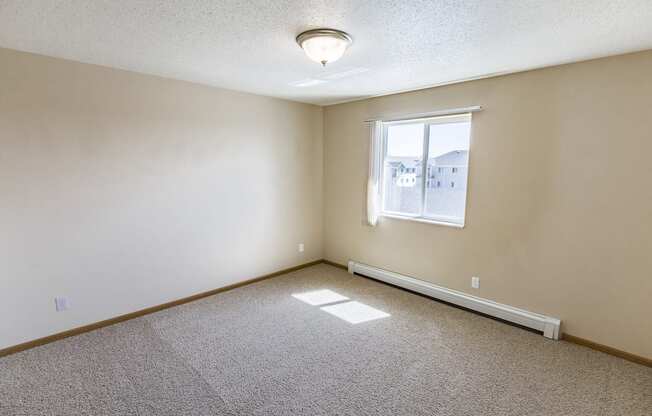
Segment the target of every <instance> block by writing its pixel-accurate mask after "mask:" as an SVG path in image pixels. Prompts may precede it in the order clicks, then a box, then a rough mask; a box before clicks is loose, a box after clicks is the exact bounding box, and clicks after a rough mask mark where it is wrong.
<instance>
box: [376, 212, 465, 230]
mask: <svg viewBox="0 0 652 416" xmlns="http://www.w3.org/2000/svg"><path fill="white" fill-rule="evenodd" d="M380 216H381V217H384V218H391V219H394V220H405V221H413V222H421V223H424V224H432V225H443V226H445V227H452V228H459V229H462V228H464V224H456V223H454V222H446V221H437V220H431V219H428V218H423V217H408V216H405V215H396V214H388V213H385V212H383V213H382V214H380Z"/></svg>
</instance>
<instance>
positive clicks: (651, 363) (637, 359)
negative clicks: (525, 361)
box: [561, 334, 652, 367]
mask: <svg viewBox="0 0 652 416" xmlns="http://www.w3.org/2000/svg"><path fill="white" fill-rule="evenodd" d="M561 339H562V340H564V341H568V342H572V343H573V344H577V345H582V346H584V347H588V348H591V349H593V350H597V351H600V352H604V353H606V354H609V355H614V356H616V357H620V358H622V359H624V360H627V361H631V362H633V363H636V364H641V365H644V366H647V367H652V360H651V359H649V358H645V357H641V356H640V355H636V354H631V353H629V352H626V351H621V350H619V349H616V348H612V347H609V346H607V345H602V344H598V343H597V342H593V341H589V340H588V339H584V338H580V337H576V336H574V335H570V334H562V338H561Z"/></svg>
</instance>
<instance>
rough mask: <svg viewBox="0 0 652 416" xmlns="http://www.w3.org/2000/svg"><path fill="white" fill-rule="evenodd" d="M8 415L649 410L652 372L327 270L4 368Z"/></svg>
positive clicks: (2, 396) (86, 338) (1, 396)
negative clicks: (322, 300) (331, 299)
mask: <svg viewBox="0 0 652 416" xmlns="http://www.w3.org/2000/svg"><path fill="white" fill-rule="evenodd" d="M320 289H329V290H331V291H334V292H336V294H339V295H341V296H344V297H347V298H349V299H350V301H355V302H358V303H356V304H348V305H346V303H347V302H349V301H347V300H340V301H339V302H338V303H335V305H344V306H340V307H334V308H333V307H330V308H329V309H328V310H329V311H330V312H326V311H325V310H322V309H321V307H320V306H315V305H310V304H308V303H306V302H304V301H302V300H300V299H298V298H296V297H293V296H292V295H293V294H294V295H298V294H302V293H305V292H311V291H315V290H320ZM308 297H309V296H308ZM308 300H310V299H308ZM368 307H372V308H374V309H372V310H369V309H368ZM374 311H375V312H374ZM378 311H380V312H383V313H384V314H389V316H385V315H380V316H384V317H378V319H374V320H370V321H366V322H361V323H357V324H352V323H349V322H347V321H346V320H344V319H342V318H347V319H350V320H362V319H365V317H369V316H371V317H373V313H376V314H379V313H380V312H378ZM370 312H371V313H372V315H369V313H370ZM338 315H339V316H338ZM0 414H1V415H31V416H33V415H446V416H448V415H582V416H584V415H603V416H604V415H627V416H636V415H640V416H643V415H645V416H649V415H652V369H651V368H647V367H643V366H640V365H637V364H633V363H630V362H627V361H624V360H621V359H619V358H615V357H612V356H609V355H605V354H602V353H600V352H596V351H592V350H590V349H587V348H584V347H580V346H576V345H572V344H568V343H565V342H561V341H551V340H548V339H546V338H544V337H542V336H540V335H537V334H534V333H531V332H528V331H525V330H522V329H519V328H515V327H512V326H509V325H506V324H503V323H500V322H496V321H493V320H491V319H488V318H484V317H482V316H478V315H475V314H472V313H469V312H466V311H463V310H459V309H456V308H453V307H451V306H447V305H445V304H441V303H438V302H436V301H432V300H429V299H426V298H423V297H420V296H417V295H413V294H411V293H407V292H405V291H401V290H399V289H396V288H392V287H390V286H386V285H384V284H381V283H378V282H375V281H372V280H369V279H365V278H362V277H358V276H351V275H349V274H347V273H346V272H345V271H343V270H340V269H337V268H334V267H331V266H327V265H319V266H314V267H311V268H308V269H304V270H301V271H298V272H294V273H290V274H287V275H283V276H280V277H277V278H273V279H270V280H266V281H263V282H259V283H256V284H253V285H250V286H246V287H242V288H239V289H236V290H233V291H230V292H226V293H222V294H219V295H216V296H212V297H209V298H206V299H203V300H201V301H197V302H194V303H191V304H186V305H183V306H179V307H176V308H173V309H168V310H165V311H163V312H159V313H156V314H154V315H149V316H146V317H143V318H139V319H136V320H132V321H129V322H125V323H122V324H118V325H114V326H112V327H108V328H105V329H102V330H98V331H95V332H91V333H87V334H84V335H80V336H77V337H73V338H69V339H66V340H63V341H59V342H56V343H53V344H49V345H46V346H43V347H39V348H35V349H32V350H29V351H25V352H23V353H19V354H15V355H12V356H9V357H5V358H2V359H0Z"/></svg>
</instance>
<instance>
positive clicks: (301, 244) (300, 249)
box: [299, 243, 305, 253]
mask: <svg viewBox="0 0 652 416" xmlns="http://www.w3.org/2000/svg"><path fill="white" fill-rule="evenodd" d="M304 249H305V247H304V246H303V243H299V253H303V250H304Z"/></svg>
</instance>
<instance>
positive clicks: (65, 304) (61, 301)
mask: <svg viewBox="0 0 652 416" xmlns="http://www.w3.org/2000/svg"><path fill="white" fill-rule="evenodd" d="M54 307H55V308H56V309H57V312H63V311H67V310H68V309H70V301H69V300H68V298H54Z"/></svg>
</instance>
